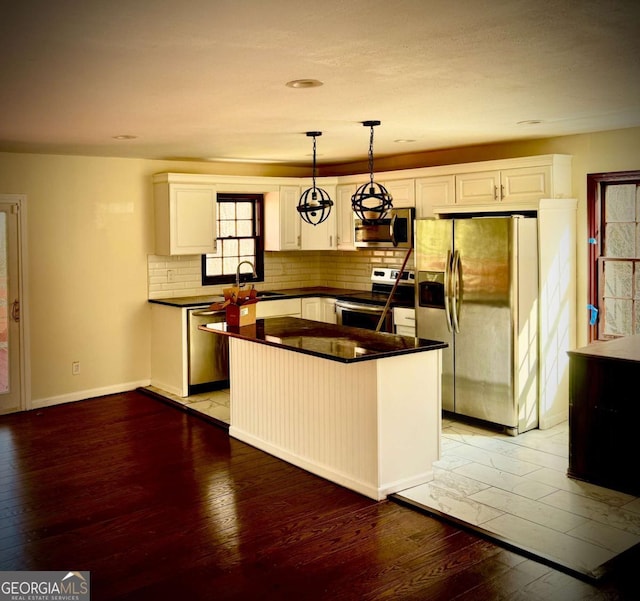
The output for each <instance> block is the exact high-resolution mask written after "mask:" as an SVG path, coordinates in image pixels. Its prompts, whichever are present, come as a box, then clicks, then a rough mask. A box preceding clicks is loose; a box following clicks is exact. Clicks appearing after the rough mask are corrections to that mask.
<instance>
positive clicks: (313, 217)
mask: <svg viewBox="0 0 640 601" xmlns="http://www.w3.org/2000/svg"><path fill="white" fill-rule="evenodd" d="M321 135H322V132H321V131H308V132H307V136H308V137H310V138H313V185H312V186H311V188H308V189H307V190H305V191H304V192H303V193H302V195H301V196H300V200H299V201H298V207H297V209H298V213H300V217H301V218H302V220H303V221H306V222H307V223H310V224H311V225H318V224H320V223H322V222H323V221H324V220H325V219H326V218H327V217H329V213H331V207H332V206H333V201H332V200H331V198H329V195H328V194H327V192H325V191H324V190H323V189H322V188H318V187H317V186H316V138H317V137H318V136H321Z"/></svg>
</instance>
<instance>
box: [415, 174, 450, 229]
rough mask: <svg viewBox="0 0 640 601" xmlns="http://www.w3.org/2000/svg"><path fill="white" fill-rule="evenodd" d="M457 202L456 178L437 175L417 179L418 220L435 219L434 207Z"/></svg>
mask: <svg viewBox="0 0 640 601" xmlns="http://www.w3.org/2000/svg"><path fill="white" fill-rule="evenodd" d="M455 200H456V181H455V176H453V175H436V176H433V177H419V178H417V179H416V219H428V218H430V217H434V212H433V207H434V206H440V205H449V204H453V203H454V202H455Z"/></svg>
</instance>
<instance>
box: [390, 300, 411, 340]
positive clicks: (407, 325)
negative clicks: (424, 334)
mask: <svg viewBox="0 0 640 601" xmlns="http://www.w3.org/2000/svg"><path fill="white" fill-rule="evenodd" d="M393 327H394V330H395V333H396V334H399V335H400V336H412V337H414V338H415V335H416V310H415V309H413V308H407V307H394V308H393Z"/></svg>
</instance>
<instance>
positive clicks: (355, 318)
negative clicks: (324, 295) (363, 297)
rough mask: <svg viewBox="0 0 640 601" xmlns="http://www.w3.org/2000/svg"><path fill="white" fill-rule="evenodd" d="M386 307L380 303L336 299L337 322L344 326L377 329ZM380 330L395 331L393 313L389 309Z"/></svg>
mask: <svg viewBox="0 0 640 601" xmlns="http://www.w3.org/2000/svg"><path fill="white" fill-rule="evenodd" d="M383 313H384V307H382V306H379V305H365V304H362V303H354V302H353V301H342V300H337V301H336V317H337V323H338V324H339V325H343V326H353V327H356V328H364V329H366V330H374V331H375V330H376V329H377V327H378V322H379V321H380V317H381V315H382V314H383ZM380 332H393V313H392V312H391V311H390V310H389V311H387V313H386V315H385V317H384V322H383V324H382V326H381V328H380Z"/></svg>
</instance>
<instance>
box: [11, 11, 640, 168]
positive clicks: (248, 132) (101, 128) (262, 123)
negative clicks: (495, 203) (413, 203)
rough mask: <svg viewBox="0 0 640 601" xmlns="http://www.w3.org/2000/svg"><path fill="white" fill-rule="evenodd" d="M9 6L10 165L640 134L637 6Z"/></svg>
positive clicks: (336, 160) (409, 149)
mask: <svg viewBox="0 0 640 601" xmlns="http://www.w3.org/2000/svg"><path fill="white" fill-rule="evenodd" d="M7 4H10V6H8V7H7V6H5V7H3V9H2V18H1V19H0V150H1V151H10V152H38V153H55V154H80V155H95V156H117V157H138V158H150V159H185V160H215V161H221V160H227V161H241V162H259V163H270V162H276V163H281V164H285V165H300V164H306V163H308V162H309V161H310V156H311V149H312V140H311V139H310V138H308V137H307V136H306V135H305V132H307V131H321V132H322V134H323V135H322V136H321V137H319V138H318V139H317V152H318V163H319V164H340V163H348V162H351V161H361V160H363V159H366V157H367V152H368V147H369V129H368V128H365V127H363V126H362V121H365V120H380V121H381V125H380V126H379V127H376V128H375V130H374V154H375V156H389V155H400V154H406V153H416V152H424V151H429V150H438V149H445V148H456V147H461V146H468V145H476V144H486V143H493V142H503V141H509V140H516V139H534V138H546V137H554V136H564V135H572V134H582V133H588V132H595V131H603V130H612V129H620V128H627V127H636V126H640V34H639V33H638V32H639V31H640V3H638V2H637V0H625V1H621V0H610V1H609V2H608V3H606V4H604V3H603V2H602V1H601V0H598V1H595V0H564V1H563V0H457V1H451V0H404V1H403V0H397V1H392V0H382V1H378V0H322V1H321V2H310V1H308V0H278V1H277V2H274V1H271V2H269V1H268V0H183V1H182V2H175V0H172V1H169V0H129V1H128V2H118V1H117V0H116V1H115V2H114V0H109V1H106V0H92V1H91V2H79V1H77V0H55V1H51V0H46V1H45V0H20V1H19V2H18V1H15V2H11V3H7ZM297 79H316V80H319V81H321V82H323V84H324V85H322V86H320V87H315V88H291V87H287V86H286V85H285V84H286V83H287V82H289V81H291V80H297ZM531 121H539V123H531ZM115 136H136V137H135V138H132V139H115Z"/></svg>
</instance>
